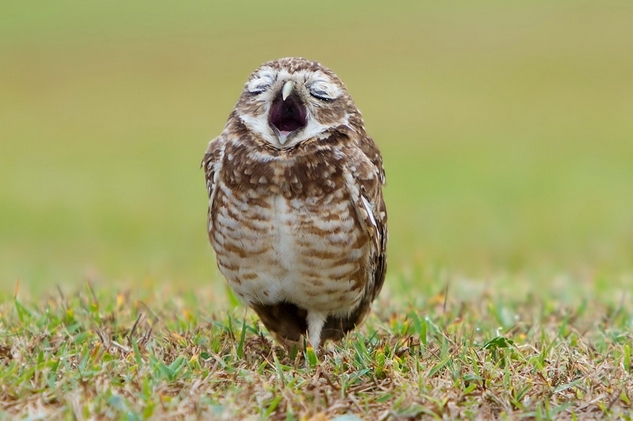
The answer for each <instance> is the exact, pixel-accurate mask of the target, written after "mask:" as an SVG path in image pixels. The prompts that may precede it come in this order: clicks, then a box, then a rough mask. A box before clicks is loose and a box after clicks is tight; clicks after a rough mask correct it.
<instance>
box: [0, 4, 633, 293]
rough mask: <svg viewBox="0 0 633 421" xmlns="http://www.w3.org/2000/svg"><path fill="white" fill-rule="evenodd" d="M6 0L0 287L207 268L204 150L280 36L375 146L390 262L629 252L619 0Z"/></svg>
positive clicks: (568, 258)
mask: <svg viewBox="0 0 633 421" xmlns="http://www.w3.org/2000/svg"><path fill="white" fill-rule="evenodd" d="M8 3H9V2H2V4H1V5H0V290H2V291H5V292H8V291H12V289H13V288H14V286H15V285H16V283H17V282H18V280H20V282H21V288H25V287H26V288H29V289H30V290H33V291H38V290H46V289H51V288H53V286H54V285H55V284H62V285H65V284H69V285H79V284H81V283H82V282H84V280H85V279H91V280H93V282H97V283H99V282H101V283H103V284H110V283H129V282H142V281H143V280H150V281H151V282H165V283H167V282H171V283H178V285H202V284H203V283H208V282H209V281H210V280H215V281H217V282H218V284H220V285H221V284H222V282H221V281H220V276H219V274H218V271H217V269H216V268H215V261H214V259H213V258H212V253H211V249H210V246H209V245H208V244H207V239H206V231H205V218H206V192H205V186H204V181H203V174H202V171H201V170H200V168H199V163H200V160H201V158H202V154H203V152H204V150H205V147H206V144H207V142H208V140H210V139H212V138H213V137H215V136H216V135H217V134H219V132H220V131H221V130H222V127H223V125H224V123H225V121H226V118H227V116H228V114H229V112H230V111H231V109H232V108H233V105H234V104H235V102H236V100H237V98H238V96H239V94H240V92H241V89H242V86H243V83H244V82H245V80H246V78H247V76H248V74H249V73H250V72H251V71H252V70H253V69H255V68H256V67H257V66H258V65H259V64H260V63H262V62H264V61H267V60H270V59H274V58H279V57H283V56H292V55H300V56H304V57H307V58H310V59H313V60H318V61H320V62H322V63H323V64H325V65H327V66H328V67H330V68H332V69H333V70H334V71H335V72H336V73H337V74H338V75H339V76H340V77H341V78H342V79H343V80H344V81H345V82H346V84H347V87H348V89H349V91H350V93H351V94H352V96H353V97H354V99H355V101H356V103H357V105H358V107H359V108H360V109H361V111H363V115H364V117H365V121H366V127H367V129H368V131H369V133H370V134H371V135H372V136H373V137H374V139H375V140H376V141H377V142H378V144H379V146H380V147H381V150H382V152H383V155H384V159H385V166H386V170H387V177H388V186H387V189H386V199H387V202H388V207H389V212H390V214H389V217H390V222H389V224H390V245H389V262H390V263H389V264H390V269H389V270H390V275H389V276H391V277H397V276H399V274H400V273H406V272H407V271H410V270H411V269H412V268H419V267H439V268H448V269H449V270H451V271H455V272H459V273H462V274H464V275H465V276H472V277H485V276H486V275H487V274H490V273H496V272H505V273H507V272H515V271H519V272H525V271H527V272H540V271H552V272H556V271H562V272H566V271H574V270H589V271H615V272H618V273H626V272H630V271H631V269H633V24H632V22H633V2H608V1H601V2H598V1H594V2H588V1H531V2H507V1H486V2H470V1H446V2H433V4H432V3H431V2H419V1H393V2H378V1H348V2H340V1H319V2H289V1H287V2H281V1H266V2H245V1H232V2H219V1H213V2H207V1H199V2H167V1H138V2H123V1H107V2H103V1H102V2H98V1H85V0H81V1H63V2H50V1H29V2H12V3H11V4H8ZM435 3H437V4H435Z"/></svg>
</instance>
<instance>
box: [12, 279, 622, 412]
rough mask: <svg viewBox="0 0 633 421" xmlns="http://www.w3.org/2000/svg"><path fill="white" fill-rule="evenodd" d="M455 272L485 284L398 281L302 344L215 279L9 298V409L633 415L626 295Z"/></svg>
mask: <svg viewBox="0 0 633 421" xmlns="http://www.w3.org/2000/svg"><path fill="white" fill-rule="evenodd" d="M430 280H431V279H429V281H430ZM435 281H436V282H438V283H441V282H442V280H440V279H435ZM453 281H454V280H453ZM449 285H451V287H458V288H460V289H462V291H463V289H464V288H470V293H469V294H468V297H469V298H464V299H457V298H454V297H453V296H452V295H451V290H450V288H449V290H448V295H446V294H437V295H427V294H425V293H424V292H422V291H416V292H417V293H418V294H417V295H416V298H415V299H413V300H411V301H410V302H408V303H406V304H405V303H403V300H393V299H392V297H389V296H387V297H383V298H382V299H381V300H380V301H379V303H378V306H377V311H376V312H375V314H374V315H372V317H370V319H369V321H368V322H367V323H366V324H365V325H364V326H363V328H362V329H361V330H359V331H358V332H355V333H353V334H351V335H349V336H348V337H347V338H346V339H345V340H344V341H343V342H342V343H340V344H336V345H335V344H329V345H328V346H327V347H326V349H325V351H324V352H323V353H321V354H320V355H318V356H317V355H315V354H314V352H312V350H311V348H309V349H308V351H307V352H306V353H305V354H299V355H297V356H296V357H294V358H293V357H292V356H290V355H288V354H287V353H286V352H284V351H283V350H282V348H280V347H278V346H276V345H275V344H273V343H272V342H271V338H270V337H269V335H268V334H267V332H265V331H264V330H263V327H262V326H261V324H260V323H259V322H258V321H257V320H256V319H254V318H253V316H252V315H251V314H250V313H248V314H245V312H244V311H242V310H241V309H235V310H234V311H228V312H213V311H208V310H206V309H207V308H208V306H209V300H208V298H207V297H208V290H207V291H205V290H202V291H197V292H196V293H194V292H193V291H192V292H190V293H188V294H186V295H181V296H176V297H174V296H171V294H170V292H171V291H169V290H168V289H165V288H163V289H159V290H154V291H151V292H150V291H149V290H148V291H144V292H143V293H141V294H140V295H138V296H135V295H134V294H130V292H129V291H128V292H122V293H119V294H105V293H99V292H95V291H93V290H92V289H91V287H90V286H89V285H86V286H85V288H83V289H82V290H80V291H79V292H78V293H76V294H72V295H70V296H64V295H63V294H57V295H54V296H51V297H47V298H46V299H44V300H42V301H40V302H38V303H25V302H21V301H20V300H15V301H13V302H7V303H5V304H4V305H2V306H1V307H0V325H1V326H4V327H3V329H2V331H0V368H1V370H0V383H1V384H2V389H1V390H0V405H1V408H2V409H1V410H0V418H4V419H13V417H14V416H16V415H18V414H19V415H20V416H21V417H27V416H28V417H29V419H52V418H55V419H77V420H82V419H93V418H97V419H127V420H136V419H148V418H151V419H173V418H179V419H197V418H200V419H227V420H232V419H275V420H299V419H303V420H306V419H310V420H319V421H321V420H328V419H338V420H340V421H343V420H347V421H349V420H357V419H368V420H376V419H381V420H387V419H395V420H405V419H457V418H459V419H523V418H527V419H586V420H591V419H597V418H609V419H626V420H630V419H632V418H633V416H632V414H633V403H632V400H633V393H632V391H633V363H632V361H631V346H632V341H631V328H632V327H633V313H632V312H631V308H630V306H628V305H625V303H624V297H621V298H622V300H620V301H616V302H610V301H609V300H605V299H604V298H603V299H599V298H597V294H594V296H595V297H596V298H592V299H582V300H580V301H577V302H575V303H570V302H569V301H566V300H561V299H557V298H554V297H550V298H547V299H543V298H538V297H535V296H534V295H528V296H526V297H523V298H521V299H517V298H508V297H506V296H504V295H503V294H500V293H499V290H498V289H496V288H491V287H488V288H481V286H480V285H472V284H469V283H468V282H464V281H454V282H450V283H449ZM492 286H494V285H492ZM501 289H502V288H501ZM205 292H206V294H205ZM457 295H458V296H462V295H463V293H458V294H457ZM167 297H169V298H167ZM201 297H203V298H201ZM343 416H346V417H343ZM337 417H340V418H337Z"/></svg>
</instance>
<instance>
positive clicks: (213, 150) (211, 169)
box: [202, 135, 224, 233]
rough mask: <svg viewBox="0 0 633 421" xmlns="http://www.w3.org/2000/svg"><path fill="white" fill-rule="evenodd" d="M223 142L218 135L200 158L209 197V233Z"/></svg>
mask: <svg viewBox="0 0 633 421" xmlns="http://www.w3.org/2000/svg"><path fill="white" fill-rule="evenodd" d="M223 140H224V139H223V137H222V135H220V136H218V137H216V138H215V139H213V140H212V141H211V142H209V146H208V147H207V150H206V152H205V154H204V158H202V168H203V169H204V178H205V180H206V182H207V193H208V195H209V221H208V222H209V227H208V231H209V233H210V232H211V227H212V226H213V224H212V220H211V217H212V208H213V200H214V198H215V193H216V189H215V188H216V184H217V179H218V173H219V170H220V166H221V165H222V155H223V153H224V152H223V151H224V147H223V144H224V142H223Z"/></svg>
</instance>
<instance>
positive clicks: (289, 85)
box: [202, 57, 387, 349]
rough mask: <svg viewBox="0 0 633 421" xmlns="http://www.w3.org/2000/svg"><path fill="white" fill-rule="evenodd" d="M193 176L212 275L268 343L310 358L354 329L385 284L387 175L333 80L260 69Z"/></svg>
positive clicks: (306, 64)
mask: <svg viewBox="0 0 633 421" xmlns="http://www.w3.org/2000/svg"><path fill="white" fill-rule="evenodd" d="M202 165H203V168H204V170H205V176H206V181H207V190H208V194H209V212H208V233H209V240H210V242H211V245H212V246H213V248H214V250H215V253H216V258H217V263H218V267H219V269H220V271H221V272H222V274H223V275H224V276H225V277H226V279H227V281H228V283H229V285H230V287H231V288H232V289H233V291H234V292H235V294H236V295H237V296H238V297H239V298H240V300H241V301H242V302H243V303H244V304H246V305H247V306H249V307H251V308H252V309H253V310H255V312H256V313H257V314H258V315H259V317H260V319H261V321H262V322H263V324H264V325H265V326H266V328H267V329H268V330H269V332H270V333H271V334H272V335H273V336H274V337H275V339H277V340H278V341H279V342H280V343H281V344H283V345H284V346H286V347H287V348H291V347H293V346H297V347H299V348H301V347H302V345H303V340H302V339H303V337H304V336H307V339H308V341H309V343H310V344H311V345H312V346H313V347H314V348H315V349H319V347H320V346H321V345H322V344H323V343H324V341H325V340H327V339H333V340H338V339H340V338H342V337H343V336H344V335H345V334H346V333H347V332H348V331H350V330H352V329H354V327H355V326H357V325H358V324H360V323H361V322H362V321H363V319H364V318H365V317H366V316H367V314H368V313H369V311H370V308H371V303H372V301H373V300H374V299H375V298H376V296H377V295H378V293H379V292H380V289H381V287H382V285H383V282H384V279H385V270H386V243H387V212H386V208H385V203H384V201H383V195H382V186H383V184H384V182H385V174H384V169H383V165H382V157H381V155H380V152H379V150H378V148H377V146H376V145H375V143H374V141H373V140H372V139H371V138H370V137H369V136H368V135H367V133H366V132H365V127H364V125H363V120H362V116H361V114H360V112H359V111H358V109H357V108H356V105H355V104H354V102H353V100H352V98H351V97H350V95H349V94H348V92H347V90H346V88H345V85H344V84H343V82H342V81H341V80H340V79H339V78H338V77H337V76H336V75H335V74H334V73H333V72H332V71H331V70H329V69H328V68H326V67H324V66H322V65H321V64H319V63H317V62H313V61H309V60H306V59H303V58H295V57H293V58H283V59H279V60H275V61H271V62H268V63H264V64H262V65H261V66H260V67H259V68H257V69H256V70H255V71H254V72H253V73H252V74H251V75H250V77H249V79H248V81H247V82H246V85H245V87H244V90H243V92H242V94H241V96H240V98H239V101H238V103H237V105H236V106H235V108H234V110H233V112H232V113H231V114H230V116H229V119H228V121H227V123H226V126H225V127H224V130H223V131H222V133H221V134H220V136H218V137H217V138H216V139H214V140H212V141H211V142H210V143H209V146H208V148H207V151H206V154H205V156H204V160H203V163H202Z"/></svg>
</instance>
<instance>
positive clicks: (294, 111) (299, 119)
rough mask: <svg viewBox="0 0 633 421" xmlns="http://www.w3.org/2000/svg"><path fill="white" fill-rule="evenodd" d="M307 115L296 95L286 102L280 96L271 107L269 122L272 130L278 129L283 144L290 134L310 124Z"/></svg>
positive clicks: (289, 97) (288, 98)
mask: <svg viewBox="0 0 633 421" xmlns="http://www.w3.org/2000/svg"><path fill="white" fill-rule="evenodd" d="M307 115H308V113H307V111H306V108H305V106H304V105H303V104H302V103H301V100H300V99H299V98H298V97H297V95H296V94H292V95H290V96H288V97H287V98H286V99H285V100H284V99H283V98H282V96H281V95H278V96H277V98H275V99H274V100H273V103H272V105H271V107H270V114H269V117H268V122H269V124H270V126H271V127H272V128H274V129H276V131H277V132H278V135H280V139H279V140H280V141H281V143H282V144H283V143H284V142H285V140H286V138H287V137H288V136H289V135H290V134H292V133H293V132H295V131H297V130H300V129H302V128H304V127H305V126H306V125H307V124H308V121H307V120H308V119H307ZM282 138H283V141H282Z"/></svg>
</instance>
